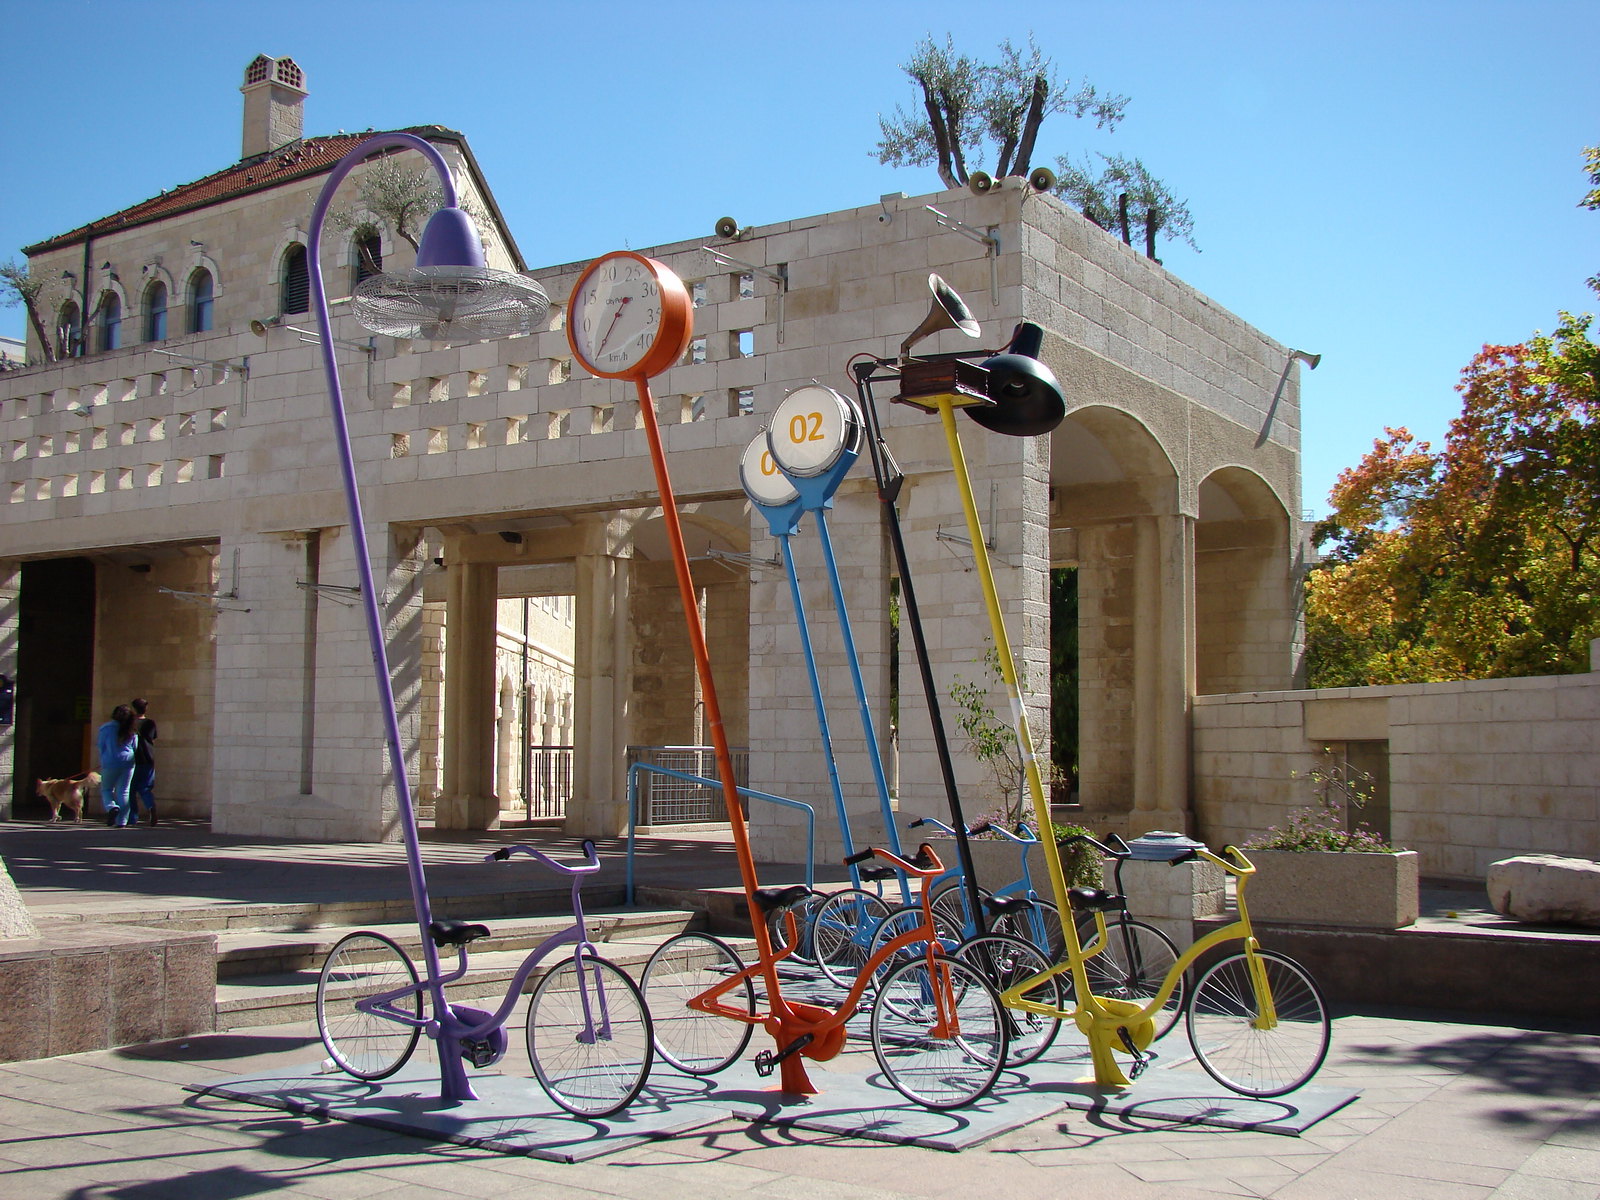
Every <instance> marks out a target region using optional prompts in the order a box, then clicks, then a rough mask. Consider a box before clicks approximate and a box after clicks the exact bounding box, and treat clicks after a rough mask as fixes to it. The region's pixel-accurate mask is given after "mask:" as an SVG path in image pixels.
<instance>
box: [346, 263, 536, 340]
mask: <svg viewBox="0 0 1600 1200" xmlns="http://www.w3.org/2000/svg"><path fill="white" fill-rule="evenodd" d="M351 307H352V309H353V311H354V313H355V316H356V319H357V320H358V321H360V322H361V324H362V326H364V327H365V328H367V329H369V330H371V331H372V332H373V333H381V334H385V335H387V336H389V337H395V338H425V339H427V340H430V341H452V340H463V339H467V338H495V337H512V336H515V335H518V334H526V333H532V332H533V331H534V330H535V329H537V328H538V327H539V326H540V325H541V324H542V323H543V322H544V319H545V317H546V315H547V314H548V313H549V311H550V297H549V296H547V295H546V294H545V291H544V289H543V288H542V287H540V286H539V285H538V284H537V283H535V282H534V281H533V280H531V279H527V278H524V277H523V276H521V275H516V274H513V273H512V272H510V271H497V270H494V269H493V268H490V267H414V268H412V269H411V270H409V271H404V272H398V273H395V274H383V275H374V276H372V277H371V278H370V279H364V280H362V281H361V283H360V284H359V285H358V286H357V287H356V290H355V294H354V296H353V297H352V304H351Z"/></svg>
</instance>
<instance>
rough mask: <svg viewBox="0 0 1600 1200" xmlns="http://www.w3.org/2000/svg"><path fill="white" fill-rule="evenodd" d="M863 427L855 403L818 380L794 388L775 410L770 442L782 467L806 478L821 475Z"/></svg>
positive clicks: (855, 438) (854, 440) (855, 440)
mask: <svg viewBox="0 0 1600 1200" xmlns="http://www.w3.org/2000/svg"><path fill="white" fill-rule="evenodd" d="M860 430H861V422H860V419H859V418H858V417H857V415H856V410H855V406H854V405H852V404H851V403H850V402H849V401H848V400H846V399H845V398H844V397H843V396H841V395H840V394H839V393H838V392H836V391H834V390H833V389H832V388H829V387H822V386H821V385H820V384H814V385H812V386H811V387H803V388H799V389H798V390H796V391H793V392H790V393H789V395H788V396H786V397H785V398H784V401H783V403H782V404H780V405H778V408H777V411H776V412H774V413H773V414H772V426H771V428H769V429H768V430H767V442H768V445H769V446H770V448H771V450H772V457H773V458H774V459H775V460H776V461H777V464H778V466H779V467H781V468H782V469H783V470H785V471H787V472H788V473H789V474H790V475H796V476H799V477H800V478H802V479H805V478H810V477H811V476H814V475H821V474H822V473H823V472H824V471H826V470H827V469H828V468H829V467H831V466H833V465H834V463H836V462H838V461H839V456H840V455H842V454H843V453H844V452H845V451H846V450H847V449H853V448H854V447H855V444H856V442H857V440H858V435H859V433H860Z"/></svg>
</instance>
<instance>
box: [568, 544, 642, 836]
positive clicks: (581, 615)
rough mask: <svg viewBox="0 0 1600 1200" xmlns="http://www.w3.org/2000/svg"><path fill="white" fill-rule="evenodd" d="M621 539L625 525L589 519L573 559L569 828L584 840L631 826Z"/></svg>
mask: <svg viewBox="0 0 1600 1200" xmlns="http://www.w3.org/2000/svg"><path fill="white" fill-rule="evenodd" d="M626 537H627V526H626V525H625V523H623V522H621V521H614V520H610V521H608V520H605V519H603V518H593V519H591V520H590V521H589V522H588V523H587V524H586V528H585V538H584V548H583V552H582V553H580V554H579V555H578V556H577V561H576V564H575V566H576V575H577V590H576V594H575V596H574V598H573V599H574V604H573V607H574V616H573V635H574V636H573V643H574V645H573V655H572V657H573V661H574V664H575V677H574V680H573V697H572V699H573V717H572V745H573V751H572V755H573V761H572V800H571V801H570V802H569V803H568V805H567V820H566V832H567V833H570V834H576V835H580V836H583V837H614V836H615V835H617V834H619V833H624V832H626V831H627V828H628V810H627V779H626V776H627V761H626V759H627V748H628V711H627V698H628V695H629V693H630V691H631V690H632V678H631V676H632V667H631V663H632V658H633V647H632V641H631V639H632V631H631V629H630V628H629V623H628V589H629V578H630V572H631V567H632V564H631V562H630V560H629V559H628V558H627V557H625V556H624V554H623V551H624V549H625V547H626V540H625V539H626Z"/></svg>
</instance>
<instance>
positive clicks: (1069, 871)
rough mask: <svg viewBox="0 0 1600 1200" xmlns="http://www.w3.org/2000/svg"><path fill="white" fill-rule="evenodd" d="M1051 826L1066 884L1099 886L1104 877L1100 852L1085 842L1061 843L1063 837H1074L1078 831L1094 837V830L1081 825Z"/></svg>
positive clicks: (1103, 863)
mask: <svg viewBox="0 0 1600 1200" xmlns="http://www.w3.org/2000/svg"><path fill="white" fill-rule="evenodd" d="M1051 828H1052V830H1053V831H1054V833H1055V839H1056V846H1057V848H1058V849H1059V850H1060V852H1061V873H1062V874H1063V875H1064V876H1066V879H1067V886H1068V887H1099V886H1100V885H1101V883H1102V882H1104V879H1105V862H1104V860H1103V859H1101V857H1100V852H1099V851H1098V850H1096V849H1095V848H1094V847H1093V846H1090V845H1088V844H1087V843H1085V842H1073V843H1072V844H1071V845H1069V846H1063V845H1061V841H1062V839H1063V838H1069V837H1075V836H1077V835H1078V834H1080V833H1086V834H1088V835H1089V836H1090V837H1094V836H1095V834H1094V831H1093V830H1092V829H1085V828H1084V827H1083V826H1082V825H1061V824H1055V825H1052V826H1051ZM1042 886H1044V885H1042Z"/></svg>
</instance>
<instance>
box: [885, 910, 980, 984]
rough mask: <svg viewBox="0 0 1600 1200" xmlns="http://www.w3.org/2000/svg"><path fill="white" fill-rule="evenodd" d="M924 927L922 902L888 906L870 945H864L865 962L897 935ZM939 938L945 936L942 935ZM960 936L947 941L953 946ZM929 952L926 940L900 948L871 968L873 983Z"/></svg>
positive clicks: (914, 931)
mask: <svg viewBox="0 0 1600 1200" xmlns="http://www.w3.org/2000/svg"><path fill="white" fill-rule="evenodd" d="M922 928H923V917H922V905H920V904H913V905H908V906H906V907H904V908H896V909H891V910H890V912H889V915H888V916H886V917H885V918H884V919H883V920H882V921H880V922H879V923H878V928H877V929H875V930H874V931H873V934H872V944H871V945H870V946H868V948H867V961H868V962H872V961H873V960H875V959H876V958H877V957H878V955H879V953H880V952H881V951H882V950H883V948H884V947H885V946H887V945H888V944H889V943H890V942H892V941H894V939H895V938H897V937H902V936H904V935H905V934H908V933H916V932H918V931H919V930H921V929H922ZM940 940H941V941H943V940H944V939H943V938H941V939H940ZM958 940H959V939H951V941H950V944H951V945H952V946H953V945H955V943H956V941H958ZM927 952H928V943H927V942H926V941H925V940H924V939H922V938H919V939H918V940H917V941H914V942H911V943H909V944H907V945H905V946H902V947H900V949H898V950H896V951H895V952H894V953H893V954H892V955H889V956H887V957H885V958H884V960H883V961H882V962H880V963H879V964H878V966H877V967H876V968H875V969H874V970H873V976H874V982H875V983H881V982H882V981H883V978H884V976H886V975H887V974H888V973H889V972H890V971H892V970H894V969H895V967H897V966H899V965H900V964H901V963H903V962H909V961H910V960H912V959H914V958H921V957H922V956H923V955H925V954H927Z"/></svg>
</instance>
